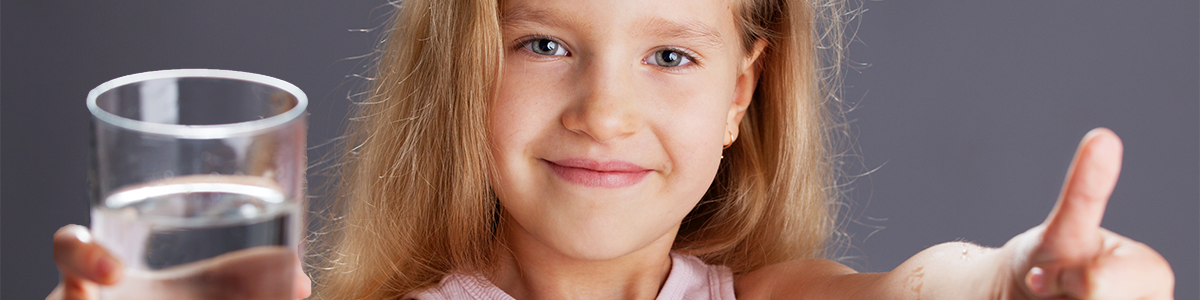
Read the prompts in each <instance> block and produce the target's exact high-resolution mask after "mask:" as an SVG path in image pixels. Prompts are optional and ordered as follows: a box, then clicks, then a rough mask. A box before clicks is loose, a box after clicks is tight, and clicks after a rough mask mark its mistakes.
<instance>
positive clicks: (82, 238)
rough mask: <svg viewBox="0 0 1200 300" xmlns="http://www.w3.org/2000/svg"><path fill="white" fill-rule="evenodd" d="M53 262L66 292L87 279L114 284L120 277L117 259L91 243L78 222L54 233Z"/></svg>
mask: <svg viewBox="0 0 1200 300" xmlns="http://www.w3.org/2000/svg"><path fill="white" fill-rule="evenodd" d="M54 263H55V264H56V265H58V270H59V271H61V272H62V274H63V286H64V288H65V289H66V290H68V292H69V291H70V290H71V289H73V288H81V286H82V285H85V284H86V283H88V282H95V283H99V284H104V285H111V284H115V283H117V280H118V279H120V277H121V269H122V268H121V263H120V261H118V260H117V259H116V258H114V257H113V256H112V255H109V254H108V251H105V250H104V248H102V247H100V245H97V244H95V243H93V241H92V235H91V233H90V232H88V230H87V228H85V227H83V226H79V225H67V226H63V227H62V228H59V229H58V232H55V233H54ZM84 281H86V282H84Z"/></svg>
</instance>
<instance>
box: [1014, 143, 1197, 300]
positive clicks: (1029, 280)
mask: <svg viewBox="0 0 1200 300" xmlns="http://www.w3.org/2000/svg"><path fill="white" fill-rule="evenodd" d="M1121 153H1122V146H1121V140H1120V139H1119V138H1117V136H1116V134H1114V133H1113V132H1112V131H1110V130H1108V129H1103V128H1098V129H1093V130H1092V131H1091V132H1088V134H1087V135H1086V136H1084V138H1083V141H1082V142H1081V143H1080V146H1079V150H1078V151H1077V152H1076V153H1075V159H1074V161H1073V162H1072V164H1071V168H1070V169H1069V171H1068V172H1067V179H1066V182H1065V183H1064V184H1063V191H1062V195H1061V196H1059V199H1058V204H1056V205H1055V207H1054V210H1053V211H1051V213H1050V217H1049V218H1047V220H1046V221H1045V222H1044V223H1043V224H1042V225H1041V226H1038V227H1035V228H1033V229H1031V230H1029V231H1027V232H1025V233H1023V234H1021V235H1018V236H1016V237H1014V238H1013V239H1012V240H1010V241H1009V242H1008V243H1007V244H1006V245H1005V246H1004V248H1005V250H1009V251H1011V252H1010V253H1011V254H1012V258H1013V260H1012V262H1013V264H1012V267H1013V272H1012V274H1011V276H1010V277H1009V279H1010V281H1009V282H1010V283H1009V284H1008V285H1009V286H1010V287H1011V288H1009V289H1008V292H1007V293H1006V294H1008V295H1013V296H1014V297H1009V298H1014V299H1173V297H1174V296H1173V293H1174V291H1173V289H1174V285H1175V283H1174V282H1175V275H1174V273H1173V272H1172V271H1171V267H1170V265H1168V264H1167V261H1166V259H1164V258H1163V257H1162V255H1159V254H1158V252H1155V251H1154V249H1151V248H1150V247H1148V246H1146V245H1145V244H1142V243H1139V242H1137V241H1134V240H1131V239H1129V238H1126V237H1123V236H1120V235H1118V234H1116V233H1113V232H1110V231H1108V230H1105V229H1103V228H1100V219H1101V218H1102V217H1103V216H1104V206H1105V204H1106V203H1107V202H1108V197H1109V195H1111V194H1112V190H1113V186H1115V185H1116V183H1117V175H1118V173H1120V170H1121Z"/></svg>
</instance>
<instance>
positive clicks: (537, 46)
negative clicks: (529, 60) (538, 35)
mask: <svg viewBox="0 0 1200 300" xmlns="http://www.w3.org/2000/svg"><path fill="white" fill-rule="evenodd" d="M525 49H529V51H531V52H533V53H536V54H540V55H548V56H566V55H567V49H563V47H562V45H561V44H559V43H558V42H555V41H554V40H551V39H532V40H529V41H527V42H525Z"/></svg>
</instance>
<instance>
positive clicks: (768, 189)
mask: <svg viewBox="0 0 1200 300" xmlns="http://www.w3.org/2000/svg"><path fill="white" fill-rule="evenodd" d="M816 1H823V0H816ZM740 2H742V3H741V9H740V10H737V11H736V14H737V15H736V16H735V17H736V18H737V21H738V25H739V26H740V29H741V30H742V35H743V36H742V38H743V42H744V43H743V46H745V47H747V49H748V48H749V47H752V45H753V44H754V42H755V41H758V40H765V41H767V44H768V45H767V47H766V49H765V50H764V52H763V54H762V56H761V58H760V60H759V61H758V63H759V64H760V70H761V77H760V80H759V84H758V87H757V90H756V91H755V95H754V100H753V101H752V102H751V107H750V108H749V109H748V110H747V113H746V117H745V119H744V120H743V121H742V124H741V125H740V126H741V136H740V137H739V138H738V140H737V142H735V143H734V144H733V146H732V147H730V148H729V149H727V150H725V153H724V156H725V159H724V160H723V162H722V165H721V167H720V170H719V171H718V173H717V176H716V179H715V180H714V183H713V184H712V186H711V188H710V189H709V191H708V193H706V194H705V196H704V197H703V199H701V201H700V204H699V205H697V207H696V208H695V209H693V211H692V212H691V213H689V214H688V216H687V217H685V219H684V221H683V226H682V227H681V229H680V232H679V234H678V236H677V238H676V241H675V244H674V246H673V247H674V249H675V251H679V252H682V253H687V254H692V255H696V256H698V257H700V258H701V259H703V260H704V261H705V262H707V263H709V264H720V265H726V266H729V267H730V268H732V269H733V270H734V272H735V273H742V272H747V271H750V270H754V269H757V268H760V267H762V266H765V265H768V264H772V263H778V262H782V261H787V260H793V259H800V258H820V257H823V255H824V249H825V246H826V241H827V239H828V238H829V237H830V234H831V233H832V232H833V230H834V222H833V219H834V218H833V215H834V213H833V210H834V209H833V208H834V204H835V203H836V199H835V198H836V197H835V195H836V193H835V192H834V191H833V190H831V189H832V188H833V186H834V181H835V177H834V171H833V168H832V163H831V157H832V155H831V153H832V151H831V149H830V148H829V147H830V146H829V145H831V142H830V128H831V126H829V124H832V122H831V117H830V116H831V114H830V108H831V107H834V108H836V107H837V104H836V103H835V102H836V101H828V100H829V99H833V97H832V95H834V94H836V93H835V92H836V90H834V89H833V88H832V87H836V84H837V82H836V79H837V78H839V76H838V74H837V71H836V70H838V66H839V65H840V63H841V62H840V57H841V54H840V52H839V51H840V49H841V48H840V45H841V44H842V43H841V34H840V28H841V26H840V24H841V20H840V19H839V18H840V17H841V14H840V12H841V4H840V2H837V1H833V0H831V2H822V3H808V2H805V1H801V0H796V1H792V0H740ZM500 13H501V12H500V10H499V4H498V3H496V2H491V1H470V0H441V1H439V0H405V1H403V2H402V3H401V4H400V7H399V8H398V9H397V10H396V13H395V16H394V18H393V19H392V22H393V23H392V24H391V25H392V26H391V27H390V28H391V30H390V31H389V32H388V33H387V34H386V37H385V40H384V43H383V46H382V47H383V51H382V52H381V53H382V56H380V57H379V58H378V59H379V61H378V66H377V69H376V70H375V73H376V76H374V81H373V82H372V88H373V90H372V91H371V92H370V96H369V98H368V99H366V100H364V101H362V103H360V105H359V106H358V111H357V113H356V114H357V116H356V117H355V118H354V120H356V121H357V122H355V123H354V124H353V125H352V128H351V129H350V130H349V133H348V134H347V138H346V139H345V141H346V145H347V146H346V147H347V157H346V158H345V159H346V163H345V164H344V165H343V168H344V169H343V170H341V172H342V173H341V178H342V181H341V183H340V185H339V191H338V197H337V201H338V202H337V203H338V204H336V205H333V206H332V208H331V209H330V211H329V213H331V214H332V215H333V216H334V217H331V218H330V219H329V220H330V222H329V224H328V225H327V226H326V228H327V230H324V233H325V234H328V236H322V237H320V238H318V239H317V240H316V242H315V243H314V245H312V246H313V249H314V250H315V251H317V253H320V254H321V255H320V256H319V259H318V261H316V262H315V263H314V264H315V265H316V266H317V268H316V271H317V272H316V274H315V275H316V276H315V279H316V281H317V283H318V284H317V289H316V293H315V295H314V296H315V298H319V299H393V298H399V297H402V296H404V295H406V294H409V293H411V292H413V291H415V290H419V289H422V288H426V287H429V286H432V285H435V284H437V282H438V281H440V280H441V278H442V277H444V276H445V275H447V274H449V273H451V272H484V273H486V272H489V271H491V270H492V269H493V267H494V266H495V261H494V259H493V254H494V253H495V252H496V250H497V249H501V248H502V247H504V246H503V245H502V241H501V240H499V239H498V238H497V235H496V231H497V230H498V229H499V227H500V224H499V222H500V221H501V218H500V216H501V214H502V207H500V206H499V204H498V201H497V200H496V198H495V195H494V194H493V193H492V190H491V187H490V178H491V176H492V174H491V172H492V170H491V169H490V164H491V157H489V155H488V154H489V153H491V152H490V151H489V149H488V147H489V143H488V138H489V135H488V132H487V128H488V124H487V120H488V116H487V114H488V107H487V103H488V101H489V99H490V97H491V96H492V91H493V90H494V85H495V84H496V83H497V82H498V77H499V76H500V64H501V60H502V59H503V51H502V49H503V47H502V42H501V37H500V27H499V26H500V18H501V16H500ZM831 25H832V26H831ZM829 45H833V46H835V47H827V46H829ZM822 55H825V56H822Z"/></svg>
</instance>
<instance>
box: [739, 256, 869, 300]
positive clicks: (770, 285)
mask: <svg viewBox="0 0 1200 300" xmlns="http://www.w3.org/2000/svg"><path fill="white" fill-rule="evenodd" d="M875 275H876V274H867V273H858V272H857V271H854V269H851V268H850V267H847V266H846V265H843V264H840V263H837V262H835V261H831V260H826V259H801V260H793V261H786V262H781V263H777V264H773V265H769V266H766V267H762V268H760V269H757V270H754V271H751V272H749V273H745V274H740V275H738V276H736V277H735V280H734V282H735V284H734V288H735V290H736V291H737V297H738V299H839V298H843V299H850V298H852V297H851V296H852V295H853V293H852V291H853V290H852V289H849V288H848V287H852V286H858V285H861V284H866V283H867V282H868V281H872V280H875V279H876V277H878V276H875Z"/></svg>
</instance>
